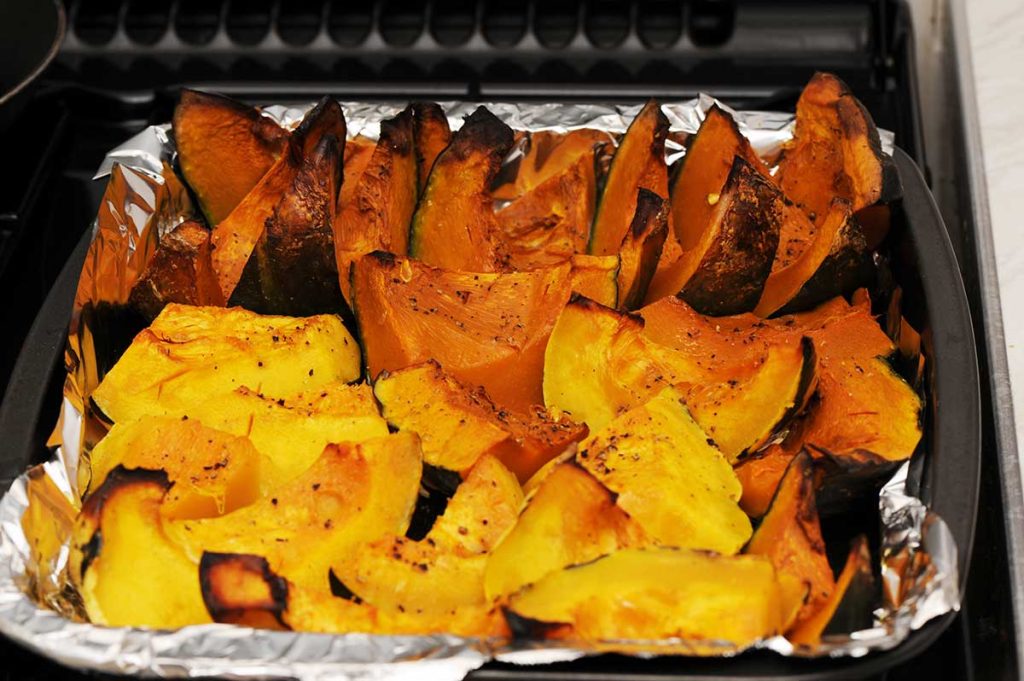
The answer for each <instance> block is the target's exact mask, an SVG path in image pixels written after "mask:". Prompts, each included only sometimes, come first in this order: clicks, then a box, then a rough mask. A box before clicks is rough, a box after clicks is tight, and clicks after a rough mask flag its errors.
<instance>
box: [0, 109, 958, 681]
mask: <svg viewBox="0 0 1024 681" xmlns="http://www.w3.org/2000/svg"><path fill="white" fill-rule="evenodd" d="M714 103H716V100H714V99H713V98H711V97H709V96H706V95H702V96H700V97H699V98H697V99H694V100H690V101H686V102H678V103H668V104H664V105H663V106H662V108H663V110H664V111H665V114H666V115H667V116H668V118H669V121H670V124H671V128H670V129H671V134H670V136H669V141H668V142H667V144H666V147H667V148H666V157H667V159H668V160H669V161H670V162H671V161H673V160H675V159H676V158H678V157H680V156H681V155H683V154H684V153H685V151H684V149H683V146H682V143H683V141H685V139H686V137H687V136H688V135H690V134H693V133H695V132H696V131H697V129H698V127H699V126H700V123H701V121H702V120H703V117H704V113H705V112H706V111H707V110H708V109H709V108H710V106H711V105H712V104H714ZM441 104H442V106H444V108H445V110H446V112H447V114H448V117H449V122H450V124H451V126H452V128H453V129H457V128H458V127H459V126H461V124H462V119H463V117H464V116H465V115H468V114H469V113H470V112H471V111H472V110H473V109H474V108H475V107H476V106H478V105H477V104H475V103H474V104H470V103H465V102H442V103H441ZM311 106H312V105H311V104H305V105H298V106H289V107H285V106H272V107H267V108H266V109H265V110H264V114H265V115H268V116H271V117H272V118H274V119H276V120H277V121H279V122H280V123H281V124H282V125H284V126H285V127H289V128H291V127H294V126H295V125H297V123H298V121H299V120H300V119H301V117H302V115H303V114H304V113H305V112H306V111H307V110H308V109H309V108H310V107H311ZM342 106H343V108H344V110H345V116H346V121H347V125H348V133H349V135H350V136H356V135H363V136H365V137H368V138H371V139H376V138H377V136H378V135H379V121H380V120H381V119H383V118H387V117H389V116H392V115H394V114H395V113H397V112H398V111H399V110H400V108H401V107H402V106H404V103H398V102H394V103H368V102H343V103H342ZM486 106H487V107H488V108H489V109H490V110H491V111H493V112H494V113H495V114H496V115H497V116H499V117H500V118H501V119H503V120H504V121H505V122H507V123H508V124H509V125H511V126H512V127H513V128H516V129H520V130H525V131H531V132H532V131H538V130H548V131H553V132H565V131H568V130H571V129H575V128H583V127H588V128H597V129H601V130H605V131H607V132H609V133H613V134H622V133H624V132H625V131H626V128H627V127H628V125H629V122H630V121H631V120H632V118H633V116H634V115H635V114H636V113H637V111H638V110H639V107H638V106H612V105H595V104H533V103H522V104H512V103H490V104H486ZM719 106H723V105H722V104H721V103H719ZM723 108H727V107H723ZM729 111H730V112H731V113H733V115H734V116H735V117H736V120H737V122H738V124H739V127H740V129H741V130H742V131H743V133H744V134H745V135H746V136H747V137H748V138H749V139H750V140H751V143H752V144H753V146H754V148H755V149H756V150H757V151H758V153H760V154H761V155H762V156H763V157H765V158H766V159H768V160H772V159H774V158H776V157H777V154H778V152H779V150H780V149H781V148H782V146H783V145H784V144H785V143H786V142H787V141H789V140H790V139H791V138H792V135H793V116H792V114H786V113H775V112H760V111H732V110H731V109H730V110H729ZM880 134H881V140H882V146H883V150H884V151H885V152H886V153H891V152H892V148H893V136H892V134H891V133H889V132H887V131H880ZM174 154H175V149H174V141H173V138H172V136H171V134H170V126H169V125H156V126H151V127H148V128H146V129H145V130H143V131H142V132H141V133H139V134H138V135H136V136H135V137H133V138H131V139H130V140H128V141H127V142H125V143H124V144H122V145H121V146H119V147H117V148H116V149H114V150H112V151H111V152H110V153H109V154H108V155H107V157H106V158H105V159H104V161H103V163H102V165H101V166H100V168H99V170H98V171H97V173H96V177H97V178H102V177H107V176H110V180H109V181H108V187H107V191H106V194H105V195H104V201H103V205H102V206H101V209H100V214H99V215H98V216H97V219H96V222H95V223H94V225H93V245H92V248H91V249H90V253H89V257H88V258H87V260H86V265H85V267H84V268H83V272H82V277H81V279H80V281H79V288H78V292H77V294H76V300H75V307H74V313H73V318H72V320H71V323H70V327H69V334H68V349H67V353H66V363H67V366H68V380H67V382H66V384H65V399H64V402H63V406H62V411H61V414H60V418H59V421H58V426H57V429H56V432H55V438H56V441H57V442H59V443H60V444H59V445H58V446H57V447H55V449H54V455H53V458H52V459H51V460H50V461H48V462H47V463H45V464H42V465H40V466H36V467H35V468H33V469H31V470H29V471H27V472H26V473H25V474H23V475H22V476H20V477H19V478H18V479H17V480H15V481H14V483H13V485H12V486H11V488H10V489H9V490H7V492H6V494H5V495H4V496H3V498H2V499H0V633H2V634H4V635H5V636H8V637H10V638H12V639H13V640H15V641H17V642H19V643H21V644H22V645H25V646H26V647H29V648H31V649H33V650H35V651H37V652H39V653H41V654H43V655H46V656H48V657H50V658H52V659H54V660H56V661H58V662H60V663H63V664H67V665H72V666H75V667H81V668H88V669H93V670H97V671H106V672H120V673H130V674H131V673H135V674H146V675H154V676H161V677H194V676H209V675H223V676H226V677H229V678H253V677H267V676H280V677H287V678H295V679H309V680H318V679H328V678H330V679H360V680H364V679H365V680H368V681H369V680H377V679H380V680H384V679H387V680H392V679H394V680H401V679H406V678H408V679H421V678H430V679H439V680H442V681H443V680H446V679H452V680H454V679H461V678H463V677H464V676H465V675H466V674H467V673H469V672H470V671H471V670H473V669H475V668H477V667H479V666H481V665H483V664H484V663H486V662H487V661H488V660H499V661H502V662H508V663H513V664H519V665H536V664H548V663H552V662H559V661H567V660H573V659H576V658H579V657H582V656H585V655H592V654H597V653H600V652H601V648H600V646H594V647H586V648H585V647H566V645H564V644H557V643H555V642H537V643H521V642H513V643H511V644H504V645H496V644H494V643H493V642H487V641H481V640H477V639H469V638H461V637H455V636H381V635H367V634H344V635H327V634H311V633H295V632H280V631H266V630H257V629H250V628H246V627H238V626H232V625H220V624H213V625H202V626H194V627H185V628H182V629H178V630H174V631H154V630H148V629H133V628H111V627H103V626H98V625H94V624H90V623H89V622H87V621H86V620H85V618H84V614H83V612H82V608H81V606H80V603H79V602H78V600H77V597H76V594H75V593H74V592H73V590H71V589H70V588H69V587H68V585H67V581H66V579H64V571H65V568H66V563H67V558H68V540H69V537H68V533H69V528H70V525H71V523H72V522H73V519H74V516H75V513H76V512H77V508H78V507H79V494H78V490H79V484H78V463H79V461H80V460H81V458H82V450H83V445H84V444H86V443H87V441H88V436H89V433H88V431H89V413H88V411H89V410H88V400H87V399H86V397H87V395H88V392H89V388H90V386H94V385H95V383H96V381H97V380H98V378H97V377H98V375H100V374H101V373H102V371H103V370H104V368H105V367H104V366H103V364H104V362H105V361H107V362H109V361H111V358H109V357H108V358H103V357H101V356H100V353H99V351H98V349H97V348H98V347H99V346H100V345H102V342H103V339H102V338H100V337H99V335H100V334H101V333H102V331H103V329H102V328H101V327H99V326H96V320H93V321H92V322H90V320H89V318H88V314H89V306H90V304H96V303H123V302H124V301H125V300H126V297H127V292H129V291H130V289H131V285H132V284H133V283H134V281H135V278H136V277H137V276H138V274H139V271H140V263H144V262H145V258H146V257H147V253H148V252H149V249H152V248H154V247H155V243H156V241H157V240H158V239H159V236H160V235H162V234H163V233H165V232H166V231H167V230H169V229H171V228H173V227H174V226H175V225H177V224H179V223H180V222H181V221H182V220H184V219H186V218H187V217H189V215H191V210H192V209H191V205H190V203H189V200H188V195H187V192H186V191H185V190H184V188H183V187H182V186H181V183H180V182H179V181H178V180H177V178H176V176H175V175H174V173H173V171H171V170H170V165H169V164H170V163H171V162H172V161H173V159H174ZM94 326H96V328H93V327H94ZM909 471H910V466H909V464H908V463H904V464H902V465H901V466H900V467H899V468H898V469H897V470H896V473H895V474H894V475H893V476H892V477H891V479H889V480H888V481H887V483H886V484H885V485H884V486H883V487H882V489H881V492H880V494H879V510H880V517H881V522H882V532H881V537H882V541H881V547H880V548H881V550H880V555H879V560H880V565H879V569H880V573H881V576H882V582H883V588H882V596H883V598H882V605H881V606H880V607H879V608H878V609H877V610H876V611H875V613H874V625H873V626H872V627H871V628H869V629H865V630H861V631H856V632H852V633H849V634H842V635H826V636H824V637H823V639H822V641H821V643H820V644H819V645H818V646H816V647H813V648H808V647H797V646H794V645H793V644H791V643H790V642H789V641H787V640H786V639H785V638H783V637H781V636H777V637H774V638H771V639H767V640H763V641H761V642H759V643H758V644H756V645H755V646H754V647H755V648H762V649H768V650H773V651H775V652H777V653H779V654H781V655H788V656H797V657H823V656H832V657H840V656H861V655H865V654H867V653H868V652H871V651H874V650H884V649H888V648H892V647H894V646H897V645H899V644H900V643H901V642H902V641H903V640H904V639H906V637H907V636H908V635H909V634H910V632H911V631H913V630H915V629H918V628H920V627H921V626H923V625H924V624H925V623H926V622H928V621H929V620H931V619H933V618H935V617H939V616H941V615H944V614H946V613H948V612H950V611H953V610H957V609H959V605H960V594H959V589H958V583H959V580H958V574H957V548H956V545H955V542H954V541H953V538H952V535H951V533H950V531H949V529H948V527H947V526H946V525H945V523H944V522H943V521H942V519H941V518H939V517H938V516H937V515H935V514H934V513H932V512H931V511H930V510H928V508H927V507H926V506H925V504H924V503H923V502H922V501H921V500H919V499H917V498H915V497H914V496H912V495H911V494H910V493H909V492H908V489H912V487H911V486H909V485H908V476H909V475H910V473H909ZM30 499H31V502H32V503H31V506H30ZM27 511H29V512H27ZM26 527H28V528H30V529H31V531H32V536H34V537H44V538H45V539H48V540H49V541H50V543H51V549H50V550H49V551H46V552H44V551H41V550H40V548H39V546H38V545H33V544H32V543H31V542H30V541H29V540H28V538H27V537H28V535H27V533H26ZM618 643H619V645H620V646H621V645H622V644H623V643H628V645H629V649H630V651H632V652H631V654H634V655H637V656H640V657H650V656H656V655H688V654H701V655H709V654H711V655H721V656H729V655H735V654H737V653H739V652H742V650H741V649H739V648H737V647H736V646H733V645H731V644H726V643H718V642H713V641H711V642H701V643H700V644H696V643H694V642H692V641H689V642H688V641H683V640H663V641H648V642H618Z"/></svg>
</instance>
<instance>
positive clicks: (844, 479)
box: [804, 443, 903, 516]
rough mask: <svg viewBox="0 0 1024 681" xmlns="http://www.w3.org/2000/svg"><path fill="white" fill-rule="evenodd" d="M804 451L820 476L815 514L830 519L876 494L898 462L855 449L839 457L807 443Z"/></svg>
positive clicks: (897, 465) (864, 450) (899, 462)
mask: <svg viewBox="0 0 1024 681" xmlns="http://www.w3.org/2000/svg"><path fill="white" fill-rule="evenodd" d="M804 449H805V450H807V451H809V452H811V453H812V455H813V454H817V456H815V457H814V465H815V467H816V468H817V469H818V471H819V475H821V484H820V485H819V487H818V492H817V503H818V513H819V515H821V516H830V515H835V514H838V513H842V512H844V511H846V510H848V509H849V508H850V505H851V504H852V503H853V502H855V501H857V500H859V499H862V498H864V497H865V496H866V495H870V493H871V492H872V491H874V492H876V493H877V491H878V490H879V489H880V488H881V486H882V484H883V483H884V482H885V480H886V479H887V478H889V477H890V476H891V475H892V473H893V472H895V470H896V468H897V467H899V465H900V464H901V463H903V462H902V461H889V460H888V459H885V458H883V457H881V456H879V455H878V454H875V453H874V452H871V451H868V450H866V449H855V450H851V451H848V452H844V453H842V454H836V453H834V452H831V451H829V450H828V449H825V448H824V447H821V446H819V445H816V444H812V443H808V444H806V445H804Z"/></svg>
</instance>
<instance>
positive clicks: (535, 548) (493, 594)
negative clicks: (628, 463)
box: [484, 461, 648, 600]
mask: <svg viewBox="0 0 1024 681" xmlns="http://www.w3.org/2000/svg"><path fill="white" fill-rule="evenodd" d="M647 543H648V540H647V538H646V535H645V534H644V531H643V529H641V527H640V526H639V525H638V524H637V523H636V522H635V521H634V520H633V519H632V518H630V517H629V515H628V514H627V513H626V512H625V511H623V510H622V509H621V508H619V507H618V506H616V505H615V495H614V494H612V493H611V492H609V491H608V489H607V488H605V487H604V486H603V485H601V483H599V482H598V481H597V480H596V479H595V478H594V477H593V476H592V475H590V473H588V472H587V471H585V470H584V469H583V468H581V467H579V466H578V465H576V463H574V462H572V461H566V462H563V463H560V464H557V465H556V466H554V467H553V468H552V469H551V470H550V472H549V473H548V474H547V475H546V476H545V477H544V479H543V481H542V482H540V483H539V484H538V485H537V487H536V489H535V490H534V491H533V492H532V493H531V494H530V496H529V499H528V501H527V504H526V507H525V508H523V510H522V513H520V515H519V520H518V522H516V524H515V527H513V528H512V530H511V531H510V532H508V533H507V534H506V535H505V536H504V538H502V539H501V542H500V543H499V544H498V546H497V548H495V549H494V551H493V553H491V556H490V558H489V559H488V561H487V571H486V576H485V581H484V586H485V590H486V592H487V597H488V598H489V599H491V600H494V599H499V598H503V597H506V596H508V595H510V594H513V593H515V592H516V591H518V590H519V589H521V588H522V587H524V586H526V585H528V584H533V583H534V582H537V581H539V580H540V579H541V578H543V577H544V576H546V575H548V574H550V573H552V572H556V571H558V570H561V569H562V568H565V567H568V566H570V565H576V564H579V563H586V562H589V561H591V560H594V559H596V558H599V557H600V556H603V555H605V554H608V553H612V552H613V551H616V550H618V549H621V548H626V547H639V546H644V545H646V544H647Z"/></svg>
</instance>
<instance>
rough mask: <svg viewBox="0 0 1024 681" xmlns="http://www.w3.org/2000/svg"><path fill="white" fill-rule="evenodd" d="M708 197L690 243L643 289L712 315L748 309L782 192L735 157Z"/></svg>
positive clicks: (763, 269) (772, 247)
mask: <svg viewBox="0 0 1024 681" xmlns="http://www.w3.org/2000/svg"><path fill="white" fill-rule="evenodd" d="M713 198H714V208H713V210H712V211H711V212H710V214H709V216H708V221H707V222H706V223H705V224H704V225H703V228H702V229H701V231H700V236H699V238H698V239H696V245H695V246H694V247H693V248H691V249H689V250H687V251H684V252H683V254H682V256H681V257H680V258H679V259H678V260H677V261H676V262H675V263H674V264H672V265H671V267H670V268H669V270H668V271H666V272H665V273H664V275H663V276H661V277H658V281H657V284H658V285H657V286H653V285H652V286H651V288H649V289H648V293H647V300H648V301H649V302H651V301H656V300H658V299H660V298H664V297H665V296H671V295H676V294H678V295H679V297H680V298H682V299H683V300H685V301H686V302H687V303H689V304H690V305H692V306H693V307H694V308H695V309H697V310H698V311H700V312H703V313H705V314H712V315H716V316H721V315H729V314H737V313H740V312H749V311H750V310H753V309H754V307H755V306H756V305H757V301H758V299H759V298H760V297H761V291H762V289H763V288H764V284H765V281H766V280H767V279H768V275H769V274H770V273H771V267H772V262H773V261H774V259H775V252H776V249H777V248H778V245H779V231H780V228H781V222H782V210H783V205H784V201H783V198H782V194H781V192H779V189H778V187H776V186H775V184H774V183H773V182H772V181H771V180H770V179H766V178H765V177H764V176H763V175H762V174H761V173H759V172H758V171H757V170H756V169H755V168H754V167H753V166H752V165H750V163H748V162H747V161H745V160H744V159H743V158H742V157H740V156H736V157H735V158H734V159H733V164H732V167H731V169H730V171H729V176H728V179H727V180H726V182H725V185H724V186H723V187H722V189H721V192H720V193H719V194H718V195H717V196H715V197H713Z"/></svg>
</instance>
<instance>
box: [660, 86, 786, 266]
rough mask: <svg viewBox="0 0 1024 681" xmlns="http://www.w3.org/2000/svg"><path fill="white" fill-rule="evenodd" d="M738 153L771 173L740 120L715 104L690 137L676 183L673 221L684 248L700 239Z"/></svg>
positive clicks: (673, 186) (757, 168)
mask: <svg viewBox="0 0 1024 681" xmlns="http://www.w3.org/2000/svg"><path fill="white" fill-rule="evenodd" d="M737 156H739V157H740V158H742V159H743V160H745V161H746V162H747V163H749V164H750V166H751V167H752V168H753V169H754V170H756V171H758V172H759V173H760V174H762V175H764V176H765V177H767V176H768V169H767V168H765V166H764V163H763V162H762V161H761V159H760V157H758V155H757V153H756V152H755V151H754V149H753V148H752V147H751V146H750V142H749V141H748V140H747V138H746V137H744V136H743V133H741V132H740V129H739V127H738V126H737V125H736V121H735V120H733V118H732V116H730V115H729V114H728V113H726V112H725V111H723V110H722V109H721V108H720V107H719V106H718V105H717V104H715V105H713V106H712V107H711V108H710V109H708V111H707V113H706V114H705V115H704V120H703V121H702V122H701V124H700V128H698V129H697V134H695V135H694V136H693V137H691V138H689V139H688V140H687V142H686V155H685V156H683V160H682V161H681V163H682V166H680V168H679V171H678V172H677V173H676V175H675V177H674V178H673V182H672V190H671V193H672V222H673V226H674V227H675V234H676V238H677V239H678V240H679V245H680V247H681V248H682V249H683V250H684V251H688V250H692V249H694V248H696V247H697V244H698V243H699V242H700V237H701V234H702V232H703V231H704V226H705V225H707V224H708V222H709V221H710V220H711V214H712V213H713V212H714V206H715V203H716V202H715V201H712V200H710V199H711V198H714V197H715V196H716V195H718V194H721V193H722V188H723V187H724V186H725V183H726V180H728V178H729V174H730V171H731V170H732V165H733V159H734V158H736V157H737Z"/></svg>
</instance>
